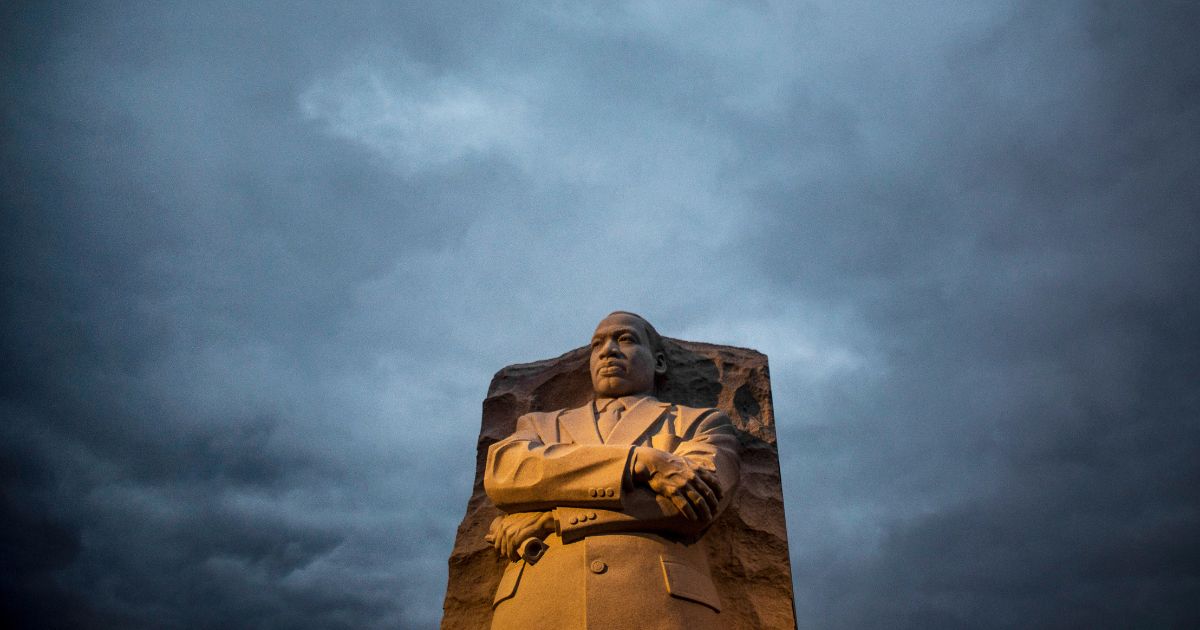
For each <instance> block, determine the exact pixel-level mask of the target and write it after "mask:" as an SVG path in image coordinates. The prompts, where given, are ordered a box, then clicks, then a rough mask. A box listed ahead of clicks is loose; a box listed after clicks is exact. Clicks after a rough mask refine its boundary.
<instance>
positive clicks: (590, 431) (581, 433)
mask: <svg viewBox="0 0 1200 630" xmlns="http://www.w3.org/2000/svg"><path fill="white" fill-rule="evenodd" d="M558 421H559V422H560V423H561V424H562V428H564V429H566V430H567V433H570V434H571V439H572V441H574V443H575V444H603V443H604V442H602V441H601V440H600V434H599V433H598V432H597V431H596V417H595V416H594V415H593V414H592V403H588V404H586V405H584V406H582V407H576V408H574V409H568V410H566V411H564V412H563V413H562V415H561V416H559V417H558ZM617 426H618V427H619V426H621V425H620V424H617ZM613 432H614V433H616V429H615V428H614V429H613Z"/></svg>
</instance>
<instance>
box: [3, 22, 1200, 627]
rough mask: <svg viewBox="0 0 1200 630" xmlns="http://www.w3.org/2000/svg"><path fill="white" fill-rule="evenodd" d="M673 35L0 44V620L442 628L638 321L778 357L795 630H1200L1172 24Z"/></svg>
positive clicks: (191, 34) (208, 33) (323, 26)
mask: <svg viewBox="0 0 1200 630" xmlns="http://www.w3.org/2000/svg"><path fill="white" fill-rule="evenodd" d="M692 9H693V10H691V11H688V12H680V11H678V10H675V9H673V8H672V7H670V6H666V5H654V4H649V3H637V4H630V5H596V6H594V7H590V8H584V7H577V6H571V5H554V4H551V5H543V6H537V7H529V8H525V9H520V10H517V9H505V10H501V9H500V7H492V8H481V7H480V6H477V4H476V3H466V4H461V5H460V4H453V3H439V4H438V5H437V7H402V8H395V7H390V6H384V5H371V4H364V5H358V6H356V7H354V8H353V9H352V10H351V9H346V10H333V9H330V8H326V7H324V6H323V5H322V4H320V3H314V4H298V3H283V4H280V5H260V6H257V7H255V8H253V9H248V8H246V7H242V6H234V5H229V6H225V5H215V4H209V5H204V6H201V7H184V6H182V5H179V6H166V5H159V4H150V5H143V6H138V7H132V6H127V5H123V6H115V5H114V6H110V7H95V6H91V5H73V6H65V5H64V6H59V7H44V6H10V7H8V8H6V9H4V16H3V24H4V36H3V38H2V41H3V44H2V45H3V46H4V56H3V59H4V61H3V87H4V90H3V92H4V94H5V96H4V97H3V115H4V131H3V133H4V144H3V149H2V153H0V155H2V156H3V158H2V159H3V169H2V172H0V177H2V178H3V180H2V184H3V186H2V190H0V195H2V199H3V208H4V211H3V247H2V248H0V256H3V260H4V269H3V280H4V302H3V304H4V308H3V326H2V327H0V347H2V348H3V356H4V366H3V370H2V372H0V374H2V380H0V392H2V396H3V399H2V401H0V409H2V410H3V411H2V413H3V428H2V429H0V432H2V433H0V436H2V444H3V448H2V449H0V471H2V472H0V474H3V489H4V494H3V497H2V499H3V500H2V502H0V506H2V509H3V522H4V526H3V544H4V549H5V557H6V558H9V559H10V560H9V561H6V562H5V563H4V569H3V571H2V572H0V587H2V588H3V596H2V597H0V601H2V602H3V614H5V615H7V616H8V617H11V618H13V619H15V620H16V621H18V622H19V624H21V625H27V626H33V625H39V626H58V627H112V626H120V627H213V626H232V627H241V626H260V627H289V628H290V627H322V628H325V627H348V628H350V627H353V628H360V627H434V626H436V623H437V619H438V618H439V615H440V609H439V605H440V601H441V596H442V590H443V589H444V585H445V559H446V557H447V555H448V553H449V550H450V546H451V543H452V539H453V534H454V528H455V526H456V525H457V521H458V519H459V518H460V517H461V513H462V512H461V511H462V508H463V505H464V504H465V499H466V496H467V493H468V489H469V486H470V482H471V476H472V474H473V470H472V463H473V456H474V454H473V448H474V444H475V432H476V431H477V428H478V424H477V423H478V411H479V408H478V405H479V401H480V399H481V398H482V396H483V393H484V389H485V388H486V384H487V382H488V379H489V377H490V375H491V373H492V372H493V371H494V370H496V369H498V368H499V367H502V366H503V365H505V364H508V363H513V362H518V361H527V360H532V359H537V358H543V357H547V356H553V355H556V354H558V353H559V352H561V351H562V350H564V349H566V348H569V347H573V346H575V345H578V344H580V343H581V342H582V340H583V337H584V335H586V333H587V330H588V328H589V327H590V326H591V325H592V324H593V323H594V321H593V320H595V319H596V318H597V317H598V316H600V315H602V314H603V313H605V312H607V311H609V310H611V309H613V308H630V309H633V310H637V311H641V312H644V313H645V314H647V315H648V316H649V317H651V318H652V319H653V320H654V321H655V323H656V325H657V326H658V327H659V328H660V329H661V330H663V331H664V332H665V333H666V334H671V335H672V336H680V337H688V338H696V339H702V340H706V341H713V342H726V343H736V344H739V345H750V346H754V347H757V348H758V349H760V350H762V351H764V352H766V353H767V354H768V355H770V356H771V359H772V368H773V369H772V373H773V375H774V378H775V383H774V388H775V397H776V401H777V413H778V416H779V417H778V420H779V421H780V424H781V444H782V456H783V459H784V462H783V465H784V474H785V481H784V487H785V488H786V492H787V493H788V496H787V500H788V510H789V512H788V518H789V529H790V532H791V539H792V541H791V542H792V553H793V560H794V565H795V566H794V572H795V577H796V591H797V612H798V614H799V618H800V621H801V626H802V627H896V626H902V627H961V626H970V627H1012V626H1088V627H1104V626H1109V627H1128V626H1139V625H1140V626H1144V625H1154V626H1172V625H1175V626H1188V625H1195V623H1196V620H1197V617H1198V616H1200V611H1198V610H1197V608H1196V605H1195V603H1194V602H1195V601H1198V600H1200V597H1198V593H1197V584H1198V583H1200V577H1198V575H1197V574H1198V566H1200V549H1198V548H1197V546H1196V543H1195V542H1194V539H1195V537H1194V536H1189V532H1191V531H1194V530H1195V529H1196V528H1197V526H1198V525H1200V523H1198V521H1200V515H1198V514H1197V508H1196V500H1195V499H1196V496H1195V491H1194V489H1193V488H1194V487H1195V486H1196V483H1197V482H1198V481H1200V470H1198V469H1197V465H1196V463H1195V458H1194V453H1195V451H1196V448H1197V446H1200V436H1198V435H1197V428H1196V424H1195V420H1196V417H1197V405H1198V404H1200V400H1198V398H1197V393H1196V379H1197V375H1200V365H1198V361H1197V359H1196V357H1197V356H1198V353H1197V350H1200V344H1198V343H1197V342H1198V339H1197V333H1196V332H1195V326H1194V325H1193V322H1195V321H1197V319H1198V318H1200V312H1197V311H1200V295H1197V292H1198V291H1200V289H1198V288H1197V287H1200V284H1198V283H1197V282H1196V272H1195V271H1194V270H1195V269H1197V268H1200V260H1198V259H1200V254H1197V251H1198V249H1197V242H1198V241H1200V238H1198V237H1200V234H1198V231H1200V221H1198V220H1197V218H1196V208H1197V207H1200V185H1198V184H1197V183H1196V182H1197V181H1200V177H1197V175H1200V173H1198V172H1197V171H1198V169H1197V166H1198V162H1200V159H1198V158H1197V157H1196V153H1197V149H1198V148H1200V147H1198V146H1197V144H1198V142H1197V137H1198V131H1200V121H1198V120H1197V117H1198V115H1197V109H1196V106H1195V103H1196V102H1197V97H1198V96H1200V94H1197V90H1198V89H1200V88H1198V86H1200V59H1198V57H1200V55H1198V54H1197V53H1198V50H1197V45H1196V44H1195V43H1194V42H1195V41H1196V40H1195V37H1194V33H1193V32H1192V31H1193V30H1194V29H1193V28H1192V27H1191V25H1192V24H1195V23H1197V22H1198V20H1197V18H1200V16H1197V15H1196V9H1194V8H1193V7H1191V5H1189V4H1187V3H1164V4H1158V5H1153V6H1143V7H1138V8H1136V9H1133V8H1124V7H1122V6H1118V5H1109V4H1102V3H1095V4H1071V3H1052V4H1048V5H1045V6H1043V4H1041V3H1028V4H1023V5H1008V4H1003V3H997V4H982V3H980V4H965V3H946V4H937V3H925V4H920V5H914V6H906V7H902V8H888V7H879V6H875V5H862V6H859V5H856V4H853V3H838V4H836V5H832V4H831V5H819V4H812V5H802V6H782V5H781V6H771V5H766V4H764V5H758V4H746V5H736V4H708V5H697V6H695V7H693V8H692ZM600 263H603V264H600ZM32 620H37V623H36V624H35V623H34V622H33V621H32Z"/></svg>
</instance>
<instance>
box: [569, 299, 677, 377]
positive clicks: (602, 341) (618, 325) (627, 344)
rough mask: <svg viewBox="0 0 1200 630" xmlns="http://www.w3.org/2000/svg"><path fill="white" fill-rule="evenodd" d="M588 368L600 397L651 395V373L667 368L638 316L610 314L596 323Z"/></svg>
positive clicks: (661, 371) (663, 370)
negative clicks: (655, 350)
mask: <svg viewBox="0 0 1200 630" xmlns="http://www.w3.org/2000/svg"><path fill="white" fill-rule="evenodd" d="M588 368H589V370H588V371H589V372H590V373H591V375H592V388H593V389H594V390H595V391H596V394H597V395H599V396H607V397H611V398H616V397H618V396H629V395H632V394H652V393H654V375H655V374H662V373H664V372H666V371H667V359H666V357H665V356H663V354H662V353H661V352H660V353H658V354H655V353H654V351H653V350H652V349H651V347H650V336H649V335H647V334H646V328H645V325H644V324H643V323H642V320H641V319H639V318H637V317H634V316H631V315H627V314H625V313H613V314H612V315H609V316H608V317H605V318H604V319H603V320H601V321H600V324H599V325H598V326H596V332H595V333H594V334H593V335H592V356H591V360H590V361H589V363H588Z"/></svg>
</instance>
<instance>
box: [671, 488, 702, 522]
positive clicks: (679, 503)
mask: <svg viewBox="0 0 1200 630" xmlns="http://www.w3.org/2000/svg"><path fill="white" fill-rule="evenodd" d="M671 501H672V502H673V503H675V507H676V508H677V509H678V510H679V511H680V513H682V514H683V517H684V518H686V519H687V520H689V521H694V520H697V519H696V511H695V510H693V509H692V506H691V505H689V504H688V502H687V500H685V499H684V498H683V497H681V496H679V495H678V494H676V495H672V496H671Z"/></svg>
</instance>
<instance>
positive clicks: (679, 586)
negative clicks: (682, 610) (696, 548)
mask: <svg viewBox="0 0 1200 630" xmlns="http://www.w3.org/2000/svg"><path fill="white" fill-rule="evenodd" d="M659 561H660V562H661V563H662V570H663V579H665V580H666V582H667V593H670V595H671V596H672V597H678V598H679V599H686V600H688V601H692V602H696V603H698V604H704V605H705V606H708V607H709V608H711V609H713V610H715V611H717V612H721V598H720V597H719V596H718V595H717V589H716V587H715V586H713V583H712V579H711V578H709V577H708V576H707V575H705V574H704V573H702V572H700V571H697V570H696V569H693V568H692V567H690V566H688V565H687V564H684V563H683V562H680V561H679V560H675V559H673V558H668V557H666V556H659Z"/></svg>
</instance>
